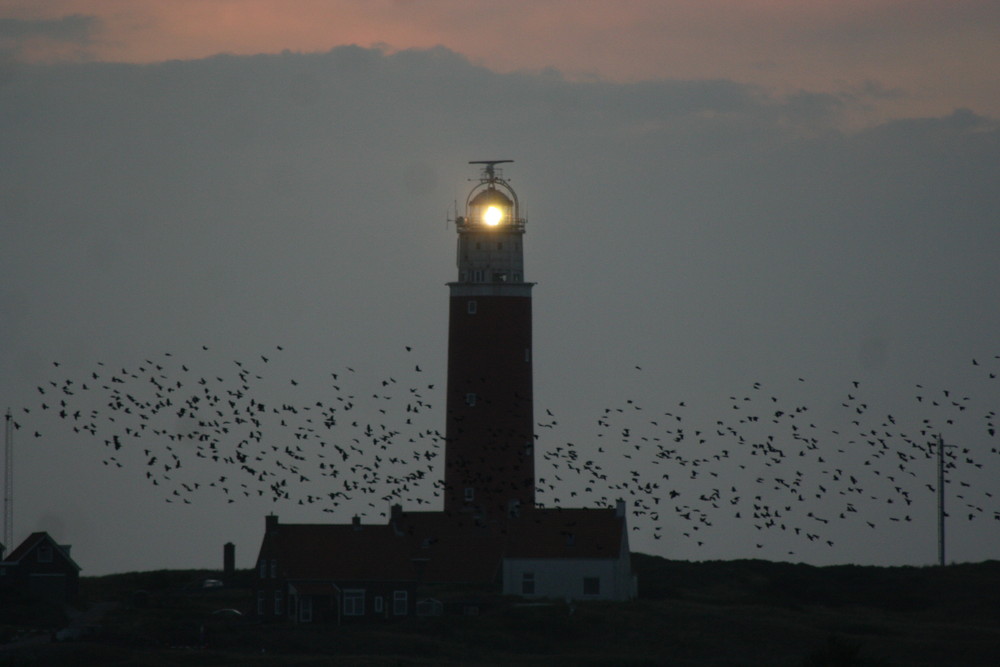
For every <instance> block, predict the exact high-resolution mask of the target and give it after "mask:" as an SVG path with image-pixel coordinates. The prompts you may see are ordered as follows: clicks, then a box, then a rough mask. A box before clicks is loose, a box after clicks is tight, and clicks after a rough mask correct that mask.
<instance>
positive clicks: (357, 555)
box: [261, 523, 415, 581]
mask: <svg viewBox="0 0 1000 667" xmlns="http://www.w3.org/2000/svg"><path fill="white" fill-rule="evenodd" d="M261 558H270V559H275V560H277V562H278V571H279V573H280V574H281V576H283V577H286V578H289V579H304V580H309V579H312V580H317V579H323V580H329V579H335V580H342V581H406V580H413V579H414V578H415V574H414V565H413V563H412V562H411V560H410V558H409V555H408V553H407V549H406V548H405V544H404V543H403V541H402V540H400V539H399V538H398V537H397V536H396V535H395V534H394V533H393V531H392V528H390V527H389V526H385V525H383V526H373V525H367V526H360V527H357V528H356V527H355V526H353V525H351V524H301V523H299V524H295V523H291V524H277V525H274V526H272V527H271V528H270V529H269V530H268V531H267V534H266V535H265V536H264V544H263V545H262V547H261Z"/></svg>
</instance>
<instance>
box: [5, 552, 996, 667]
mask: <svg viewBox="0 0 1000 667" xmlns="http://www.w3.org/2000/svg"><path fill="white" fill-rule="evenodd" d="M633 559H634V568H635V570H636V572H637V573H638V576H639V582H640V592H641V595H642V597H641V598H640V599H639V600H636V601H634V602H630V603H625V604H616V603H576V604H574V605H568V604H567V603H566V602H565V601H553V602H552V603H551V604H530V605H529V604H524V603H523V601H521V600H516V599H510V598H500V597H496V598H489V599H483V598H480V600H479V606H478V611H479V613H478V615H444V616H437V617H418V618H408V619H406V620H404V621H401V622H396V623H392V624H388V625H353V626H351V625H345V626H342V627H336V626H323V625H302V626H293V625H258V624H255V623H253V622H252V621H251V620H249V618H248V616H246V615H244V616H240V615H238V614H236V613H235V612H233V611H231V610H233V609H235V610H239V611H243V612H247V611H248V607H249V604H250V588H249V584H250V576H251V573H250V572H241V573H239V574H238V575H237V577H236V579H235V580H234V581H231V582H227V585H225V586H223V587H216V586H214V585H212V586H209V587H205V585H204V582H205V580H206V579H212V578H217V577H218V576H219V575H218V573H217V572H211V571H159V572H142V573H129V574H120V575H111V576H106V577H90V578H84V579H82V580H81V600H80V601H79V603H78V604H77V605H76V608H69V609H64V608H63V607H54V606H51V605H45V604H40V603H32V602H30V601H27V600H18V599H14V598H11V597H7V598H4V599H3V600H2V602H3V604H2V607H0V642H2V644H3V645H0V665H91V664H99V665H139V666H150V667H153V666H161V665H247V666H250V667H254V666H264V665H301V666H311V665H330V664H334V665H407V664H414V665H432V664H433V665H439V664H499V665H506V664H535V665H616V666H618V665H769V666H771V665H796V666H799V665H801V666H804V667H818V666H833V665H885V666H888V665H898V666H911V665H983V666H990V667H993V666H995V665H1000V562H996V561H990V562H986V563H979V564H972V565H953V566H949V567H947V568H934V567H927V568H914V567H898V568H876V567H857V566H838V567H824V568H816V567H810V566H807V565H793V564H788V563H772V562H766V561H725V562H721V561H720V562H707V563H689V562H678V561H668V560H665V559H662V558H657V557H652V556H645V555H642V554H636V555H635V556H634V557H633ZM83 609H90V610H91V611H90V614H89V615H85V616H81V615H79V614H80V610H83ZM220 610H229V611H220ZM73 616H75V617H76V618H75V620H71V617H73ZM67 626H68V627H69V630H67ZM57 637H58V639H59V640H60V641H56V638H57Z"/></svg>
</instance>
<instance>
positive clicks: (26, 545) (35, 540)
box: [3, 531, 81, 571]
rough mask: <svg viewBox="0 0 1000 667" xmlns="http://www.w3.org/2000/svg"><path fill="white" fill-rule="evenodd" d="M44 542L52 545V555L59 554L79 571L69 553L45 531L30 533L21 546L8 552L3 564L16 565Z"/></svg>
mask: <svg viewBox="0 0 1000 667" xmlns="http://www.w3.org/2000/svg"><path fill="white" fill-rule="evenodd" d="M46 541H48V542H49V544H51V545H52V547H53V549H54V553H58V554H61V555H62V558H63V560H65V561H66V562H67V563H69V564H70V565H72V566H73V567H74V568H76V570H77V571H79V570H80V569H81V568H80V566H79V565H77V564H76V561H74V560H73V559H72V558H70V556H69V553H68V552H67V551H66V548H64V547H63V546H62V545H61V544H57V543H56V541H55V540H53V539H52V536H51V535H49V534H48V533H46V532H45V531H39V532H37V533H32V534H31V535H29V536H28V537H27V538H25V540H24V541H23V542H21V544H19V545H18V547H17V548H16V549H14V550H13V551H12V552H10V554H9V555H8V556H7V557H6V558H4V559H3V562H4V563H11V564H13V563H18V562H20V561H21V559H23V558H24V557H25V556H27V555H28V554H30V553H31V552H32V551H34V549H35V548H36V547H38V546H39V545H40V544H42V543H43V542H46Z"/></svg>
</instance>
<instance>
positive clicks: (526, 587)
mask: <svg viewBox="0 0 1000 667" xmlns="http://www.w3.org/2000/svg"><path fill="white" fill-rule="evenodd" d="M534 594H535V573H534V572H523V573H522V574H521V595H534Z"/></svg>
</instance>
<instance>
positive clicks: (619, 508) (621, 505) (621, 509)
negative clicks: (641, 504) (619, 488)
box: [615, 498, 626, 519]
mask: <svg viewBox="0 0 1000 667" xmlns="http://www.w3.org/2000/svg"><path fill="white" fill-rule="evenodd" d="M625 508H626V506H625V501H624V500H622V499H621V498H619V499H618V502H617V503H615V516H616V517H618V518H619V519H622V518H624V517H625Z"/></svg>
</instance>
